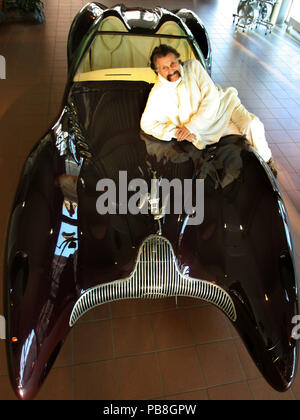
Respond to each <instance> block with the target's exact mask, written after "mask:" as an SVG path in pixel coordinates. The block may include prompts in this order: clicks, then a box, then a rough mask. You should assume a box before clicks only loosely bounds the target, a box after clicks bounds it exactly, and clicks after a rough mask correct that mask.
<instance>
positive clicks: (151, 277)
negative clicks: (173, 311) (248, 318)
mask: <svg viewBox="0 0 300 420" xmlns="http://www.w3.org/2000/svg"><path fill="white" fill-rule="evenodd" d="M168 296H188V297H196V298H199V299H202V300H205V301H207V302H210V303H213V304H214V305H216V306H217V307H219V308H220V309H221V310H222V311H223V312H224V313H225V314H226V315H227V316H228V318H230V319H231V320H232V321H235V320H236V311H235V307H234V303H233V301H232V299H231V297H230V296H229V294H228V293H227V292H226V291H225V290H224V289H222V288H221V287H220V286H218V285H216V284H214V283H211V282H208V281H206V280H201V279H195V278H191V277H189V276H187V275H183V274H182V273H181V272H180V270H179V268H178V265H177V262H176V258H175V255H174V251H173V248H172V245H171V243H170V242H169V241H168V240H167V239H166V238H164V237H162V236H158V235H151V236H149V237H148V238H147V239H145V241H144V242H143V243H142V245H141V247H140V250H139V253H138V257H137V261H136V265H135V268H134V270H133V272H132V274H131V275H130V276H129V277H128V278H126V279H122V280H116V281H114V282H110V283H105V284H101V285H98V286H95V287H92V288H91V289H89V290H87V291H86V292H85V293H84V294H83V295H82V296H81V297H80V298H79V299H78V300H77V302H76V303H75V305H74V307H73V310H72V313H71V316H70V320H69V324H70V326H71V327H72V326H73V325H74V324H75V323H76V322H77V321H78V319H79V318H80V317H81V316H82V315H83V314H85V313H86V312H87V311H88V310H90V309H92V308H94V307H95V306H99V305H101V304H104V303H107V302H112V301H114V300H120V299H129V298H131V299H138V298H150V299H154V298H161V297H168Z"/></svg>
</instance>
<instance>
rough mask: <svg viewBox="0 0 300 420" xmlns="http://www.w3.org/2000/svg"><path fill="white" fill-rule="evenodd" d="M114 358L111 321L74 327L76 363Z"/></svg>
mask: <svg viewBox="0 0 300 420" xmlns="http://www.w3.org/2000/svg"><path fill="white" fill-rule="evenodd" d="M111 357H113V342H112V328H111V322H110V321H98V322H88V323H82V324H77V325H76V326H75V327H74V362H75V363H79V362H91V361H96V360H103V359H109V358H111Z"/></svg>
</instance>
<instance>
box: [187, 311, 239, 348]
mask: <svg viewBox="0 0 300 420" xmlns="http://www.w3.org/2000/svg"><path fill="white" fill-rule="evenodd" d="M188 315H189V320H190V323H191V328H192V331H193V335H194V337H195V341H196V343H198V344H200V343H204V342H210V341H214V340H222V339H226V338H229V337H231V332H230V330H229V329H228V327H227V323H226V320H225V316H224V315H223V313H222V312H221V311H220V309H218V308H215V307H214V306H212V305H207V306H203V307H200V308H193V309H189V310H188Z"/></svg>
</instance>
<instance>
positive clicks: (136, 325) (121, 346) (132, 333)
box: [112, 315, 154, 357]
mask: <svg viewBox="0 0 300 420" xmlns="http://www.w3.org/2000/svg"><path fill="white" fill-rule="evenodd" d="M112 325H113V334H114V344H115V353H116V356H117V357H118V356H128V355H131V354H138V353H145V352H151V351H154V339H153V334H152V330H151V318H150V316H149V315H141V316H135V317H130V318H118V319H114V320H113V323H112Z"/></svg>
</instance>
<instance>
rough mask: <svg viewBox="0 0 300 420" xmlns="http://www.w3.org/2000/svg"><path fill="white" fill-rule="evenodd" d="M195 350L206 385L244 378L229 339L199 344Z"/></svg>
mask: <svg viewBox="0 0 300 420" xmlns="http://www.w3.org/2000/svg"><path fill="white" fill-rule="evenodd" d="M197 352H198V354H199V360H200V363H201V366H202V369H203V372H204V376H205V381H206V384H207V385H208V386H215V385H220V384H226V383H230V382H233V381H241V380H243V379H245V377H244V373H243V371H242V367H241V364H240V361H239V358H238V356H237V352H236V349H235V346H234V344H233V342H232V341H231V340H229V341H223V342H216V343H209V344H202V345H199V346H197Z"/></svg>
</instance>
